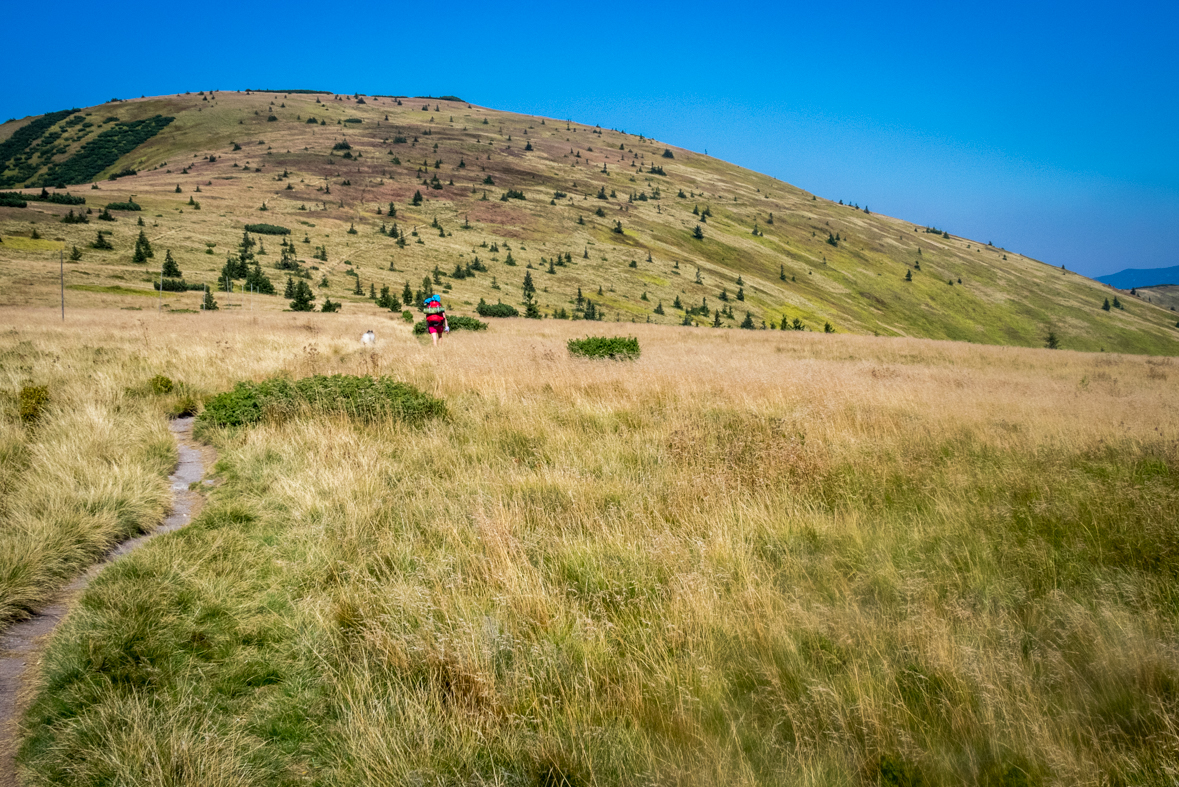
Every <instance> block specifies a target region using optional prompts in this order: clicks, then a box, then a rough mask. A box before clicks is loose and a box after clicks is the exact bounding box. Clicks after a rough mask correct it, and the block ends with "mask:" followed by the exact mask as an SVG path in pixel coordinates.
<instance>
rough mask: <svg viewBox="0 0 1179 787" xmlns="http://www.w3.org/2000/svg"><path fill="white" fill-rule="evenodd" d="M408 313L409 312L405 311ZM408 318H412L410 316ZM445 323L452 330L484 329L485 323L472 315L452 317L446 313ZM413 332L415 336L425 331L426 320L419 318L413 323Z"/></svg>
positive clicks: (485, 328) (485, 327)
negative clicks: (419, 319)
mask: <svg viewBox="0 0 1179 787" xmlns="http://www.w3.org/2000/svg"><path fill="white" fill-rule="evenodd" d="M405 314H409V312H405ZM410 319H413V318H412V317H411V318H410ZM446 324H447V325H449V326H450V330H452V331H486V330H487V323H485V322H483V321H482V320H476V319H475V318H474V317H461V316H460V317H452V316H450V315H447V317H446ZM413 332H414V334H415V335H417V336H421V335H422V334H424V333H425V332H426V321H425V320H421V321H419V322H416V323H414V326H413Z"/></svg>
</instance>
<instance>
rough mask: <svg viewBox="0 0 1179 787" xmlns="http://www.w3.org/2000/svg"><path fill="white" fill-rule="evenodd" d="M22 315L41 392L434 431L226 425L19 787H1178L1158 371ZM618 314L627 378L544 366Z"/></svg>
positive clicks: (651, 331)
mask: <svg viewBox="0 0 1179 787" xmlns="http://www.w3.org/2000/svg"><path fill="white" fill-rule="evenodd" d="M5 316H6V317H7V318H8V319H9V320H11V328H9V326H0V328H5V329H8V332H7V333H4V334H3V336H4V347H3V348H2V349H4V350H5V351H7V352H9V353H11V352H12V348H14V347H16V346H23V345H19V343H21V342H24V343H27V345H28V346H29V347H30V348H32V349H31V351H29V353H28V357H29V358H31V359H32V360H31V361H29V362H28V365H29V368H27V369H25V370H24V371H23V375H24V376H25V377H27V378H28V379H30V380H33V381H37V382H40V381H41V380H42V379H47V380H48V381H49V382H50V385H51V390H56V389H57V387H58V386H66V387H67V388H68V387H69V386H75V387H77V388H79V389H80V388H81V387H82V386H83V384H84V383H83V380H82V378H84V377H85V376H86V375H91V374H93V368H94V367H93V366H91V365H87V364H82V363H80V362H75V363H74V364H72V365H70V368H69V369H68V370H67V371H64V372H61V373H60V376H59V377H57V378H56V383H55V382H54V378H51V377H50V375H52V374H54V372H53V371H52V370H54V369H55V368H57V366H56V365H55V364H54V363H53V361H52V358H53V357H54V356H55V355H56V356H58V357H60V358H69V357H75V358H76V357H78V353H79V351H78V350H77V348H78V347H79V346H80V345H83V344H84V345H86V346H88V347H97V346H101V347H104V348H106V349H105V350H104V352H109V353H111V355H112V356H113V357H114V358H115V359H116V360H115V361H114V362H113V365H114V366H116V367H117V368H119V369H120V370H121V371H119V372H118V373H117V374H115V373H113V372H112V373H111V379H112V380H115V381H116V382H115V383H112V387H111V388H110V390H111V391H114V390H117V389H118V388H119V387H122V386H131V385H133V384H135V383H136V381H137V380H139V379H140V378H143V379H146V377H149V376H150V375H151V374H155V373H162V374H166V375H168V376H170V377H173V378H174V379H176V380H178V381H181V382H183V383H184V385H185V386H186V388H187V389H188V390H189V391H191V392H193V393H194V394H196V395H205V394H210V393H213V392H216V391H219V390H224V389H226V388H228V387H230V386H231V385H232V383H233V382H234V381H236V380H240V379H258V378H262V377H266V376H270V375H273V374H278V373H285V374H290V375H293V376H303V375H307V374H314V373H336V372H342V373H352V374H383V375H389V376H392V377H396V378H398V379H401V380H404V381H406V382H409V383H412V384H414V385H416V386H418V387H420V388H422V389H423V390H425V391H427V392H429V393H431V394H434V395H436V396H440V397H443V398H445V399H446V401H447V403H448V407H449V409H450V413H451V416H450V418H449V419H446V420H444V421H438V422H434V423H431V424H428V425H426V426H423V427H417V428H408V427H404V426H401V425H398V424H396V423H381V424H376V425H368V426H364V425H359V424H354V423H351V422H349V421H347V420H343V419H331V418H327V419H310V418H305V419H296V420H294V421H288V422H285V423H283V424H281V425H280V424H263V425H261V426H258V427H255V428H251V429H246V430H239V431H222V430H218V429H206V430H205V435H206V437H207V438H208V439H210V440H212V441H213V442H214V443H215V444H216V445H217V447H218V448H219V450H220V451H221V459H220V462H219V465H218V474H219V476H220V477H221V478H222V480H223V482H224V483H223V485H222V486H220V487H218V488H217V489H216V490H214V491H213V492H212V493H211V499H210V501H209V504H208V505H207V506H206V508H205V509H204V512H203V513H202V515H201V517H200V518H199V519H198V521H196V522H195V523H194V524H193V525H191V526H190V527H189V528H187V529H186V530H184V531H180V532H178V533H175V534H171V535H169V536H166V537H162V538H159V539H157V540H155V541H153V542H152V543H151V544H149V545H148V546H146V547H145V548H144V549H142V550H140V551H139V552H137V553H135V554H134V555H133V556H131V557H130V558H129V559H127V560H125V561H122V562H121V563H119V564H117V565H115V566H113V567H111V568H110V569H108V570H107V571H106V572H104V573H103V575H102V576H101V577H100V578H99V579H98V580H97V581H96V582H95V583H94V584H93V585H92V587H91V589H90V590H89V591H88V592H87V594H86V596H85V597H84V599H83V601H82V604H81V606H80V608H79V609H78V610H77V611H76V612H75V614H74V615H73V616H72V617H71V619H70V621H69V622H68V623H67V625H66V626H65V627H64V629H63V630H62V631H61V632H60V633H59V635H58V636H57V638H56V640H55V643H54V645H53V646H52V648H51V650H50V652H49V653H48V655H47V657H46V660H45V667H44V674H43V676H42V686H43V688H42V693H41V696H40V699H39V700H38V702H37V703H36V705H35V706H34V708H33V709H32V711H31V712H30V714H29V716H28V718H27V719H26V730H27V739H26V747H25V750H24V754H23V762H24V764H25V766H26V767H27V768H28V770H27V772H26V774H25V775H26V778H27V779H28V781H29V783H30V784H58V783H69V784H99V783H110V782H115V783H118V782H123V783H136V784H296V783H305V782H306V781H313V782H315V783H319V784H357V785H359V784H365V785H374V784H378V785H379V784H405V783H432V784H450V783H454V784H458V783H463V784H515V783H527V784H547V785H557V784H569V785H574V784H632V783H635V782H644V783H660V784H701V783H712V784H720V783H724V784H832V783H853V784H854V783H892V784H905V783H910V784H911V783H917V781H916V780H924V782H925V783H933V784H956V783H983V784H1008V785H1016V784H1094V785H1096V784H1102V783H1115V782H1123V783H1152V784H1168V783H1170V781H1169V780H1173V778H1174V771H1173V763H1174V762H1175V761H1176V758H1177V757H1179V736H1177V734H1176V729H1177V723H1179V636H1177V632H1179V629H1177V625H1176V624H1177V622H1179V621H1177V619H1176V609H1177V608H1179V607H1177V605H1176V597H1175V591H1174V588H1175V579H1176V577H1177V568H1179V535H1177V530H1176V518H1175V511H1176V509H1177V507H1179V483H1177V478H1179V447H1177V446H1179V444H1177V441H1176V439H1177V436H1179V414H1177V413H1179V411H1177V409H1176V407H1175V405H1176V401H1175V393H1174V387H1173V385H1172V383H1173V381H1174V375H1175V374H1176V370H1175V367H1174V366H1172V365H1170V364H1169V362H1168V361H1165V360H1159V359H1152V358H1137V357H1126V356H1116V355H1094V354H1090V355H1083V354H1076V353H1069V352H1052V351H1047V350H1024V349H1012V348H994V347H982V346H976V345H965V344H954V343H942V342H929V341H920V340H908V339H887V340H886V339H873V338H870V337H852V336H823V335H815V334H801V333H794V332H788V333H769V332H744V331H727V332H721V331H705V330H701V329H679V328H671V327H664V326H645V325H637V326H629V325H628V326H614V325H609V324H605V325H603V324H595V325H590V324H587V323H580V322H575V323H566V322H558V321H545V322H543V323H535V322H527V321H520V320H513V321H496V322H494V323H493V325H492V328H491V330H489V331H488V332H487V333H486V334H468V335H462V334H455V335H452V336H451V337H450V338H448V339H447V340H446V341H445V342H444V343H443V345H442V346H441V347H440V348H438V349H437V350H433V349H431V348H429V347H428V346H426V345H425V344H424V343H423V342H422V341H421V340H419V339H415V338H414V337H412V336H411V335H410V333H409V329H408V326H406V325H404V324H401V323H399V322H393V321H389V322H387V323H386V324H381V325H375V326H374V325H373V322H372V320H371V319H367V318H359V317H355V316H350V315H348V314H341V315H323V316H321V315H274V314H269V315H260V316H258V317H251V316H249V315H224V314H213V315H171V316H165V317H163V318H156V317H154V316H137V315H134V314H126V313H110V312H105V313H103V312H92V313H85V314H80V315H75V316H72V317H71V318H70V319H71V322H70V323H68V324H67V325H66V326H65V327H60V326H59V325H58V324H57V323H56V322H55V321H54V317H53V316H52V315H50V314H47V313H45V312H39V311H34V310H27V311H11V312H6V314H5ZM370 327H373V328H374V329H375V330H376V332H377V336H378V345H377V348H376V350H375V351H367V350H362V349H361V348H360V346H359V341H358V339H359V335H360V333H361V332H362V331H363V330H365V329H367V328H370ZM619 329H621V331H622V332H625V333H632V334H634V335H637V336H638V337H639V340H640V342H641V344H642V357H641V359H640V360H638V361H637V362H634V363H614V362H592V361H584V360H574V359H571V358H570V357H569V356H568V355H567V353H566V352H565V348H564V343H565V341H566V340H567V339H569V338H573V337H578V336H583V335H585V334H586V332H587V330H590V331H592V332H600V331H603V330H604V331H611V330H619ZM71 348H73V349H71ZM71 353H72V355H71ZM6 357H7V356H6ZM6 369H7V366H6ZM71 375H72V376H71ZM9 379H10V380H14V381H15V380H16V378H15V377H12V376H11V375H10V378H9ZM10 385H11V384H10ZM111 397H112V398H114V399H116V400H117V401H120V402H122V401H125V400H124V399H119V398H118V397H116V396H114V394H111ZM79 401H80V400H79ZM59 407H60V405H59ZM154 407H155V411H156V412H157V413H161V412H162V411H163V410H164V409H165V407H166V404H156V405H154ZM62 412H63V415H64V411H62ZM7 428H10V429H11V428H13V427H7ZM154 428H160V427H158V426H157V427H154ZM24 439H27V440H28V441H29V444H30V445H31V444H32V443H34V442H35V441H36V439H37V438H36V436H35V435H34V436H31V437H27V438H24ZM28 450H32V449H28ZM906 780H908V781H906Z"/></svg>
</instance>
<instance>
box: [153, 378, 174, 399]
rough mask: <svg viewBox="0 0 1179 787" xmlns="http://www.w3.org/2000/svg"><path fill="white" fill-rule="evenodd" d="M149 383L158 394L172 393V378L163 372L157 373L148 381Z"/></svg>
mask: <svg viewBox="0 0 1179 787" xmlns="http://www.w3.org/2000/svg"><path fill="white" fill-rule="evenodd" d="M147 385H148V387H149V388H151V392H152V393H154V394H155V395H157V396H163V395H164V394H166V393H172V379H171V378H170V377H165V376H164V375H162V374H157V375H156V376H155V377H153V378H151V379H150V380H148V381H147Z"/></svg>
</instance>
